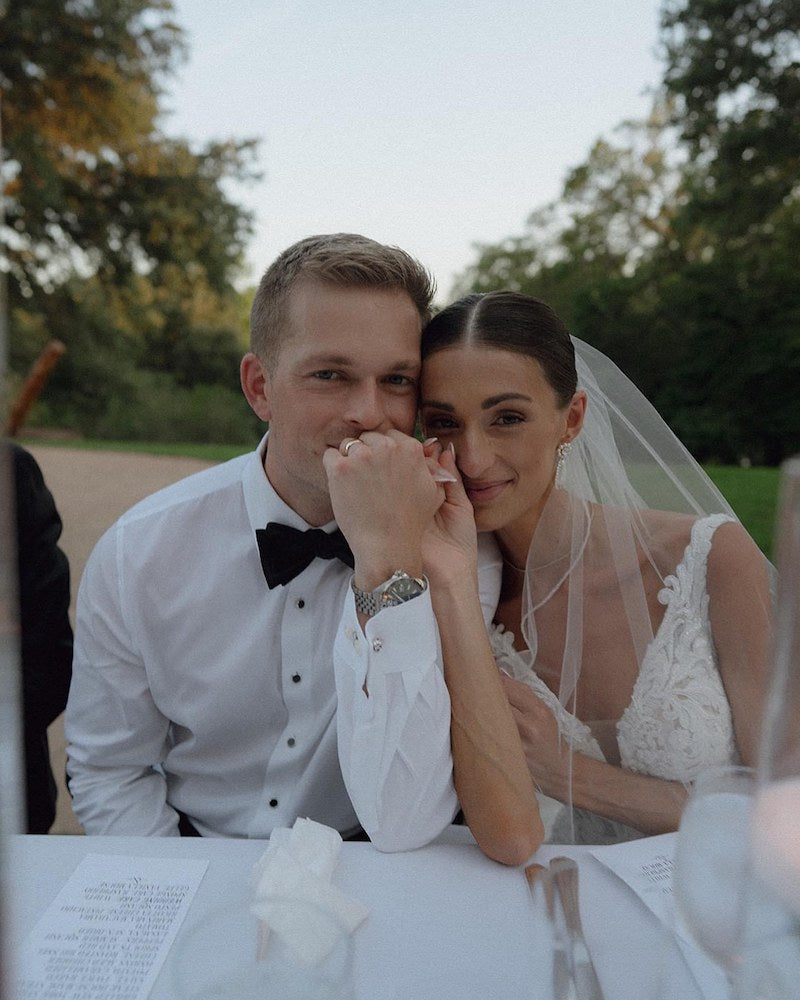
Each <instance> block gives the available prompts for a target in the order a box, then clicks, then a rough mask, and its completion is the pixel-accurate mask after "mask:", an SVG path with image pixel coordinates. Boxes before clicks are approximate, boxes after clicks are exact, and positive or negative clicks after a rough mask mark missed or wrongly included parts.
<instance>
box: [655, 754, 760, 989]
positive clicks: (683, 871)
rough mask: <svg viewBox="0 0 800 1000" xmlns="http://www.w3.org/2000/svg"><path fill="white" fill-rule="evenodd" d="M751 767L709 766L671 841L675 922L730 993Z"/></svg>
mask: <svg viewBox="0 0 800 1000" xmlns="http://www.w3.org/2000/svg"><path fill="white" fill-rule="evenodd" d="M754 791H755V771H754V769H753V768H749V767H743V766H738V765H724V766H719V767H711V768H708V769H706V770H705V771H703V772H701V774H700V775H699V776H698V778H697V780H696V781H695V782H694V784H693V786H692V790H691V792H690V794H689V799H688V801H687V803H686V806H685V808H684V811H683V814H682V816H681V822H680V827H679V829H678V835H677V840H676V844H675V867H674V872H673V895H674V899H675V909H676V913H677V916H678V919H679V924H680V925H681V926H682V927H683V929H684V930H685V932H687V934H688V936H689V938H690V939H691V940H692V941H693V942H694V944H696V945H697V946H698V947H699V948H700V949H701V950H702V951H704V952H705V953H706V954H707V955H708V956H709V957H710V958H712V959H713V960H714V961H715V962H716V963H717V964H718V965H719V966H720V967H721V968H722V969H723V971H724V972H725V974H726V976H727V978H728V984H729V988H730V990H731V995H734V988H735V978H736V973H737V971H738V969H739V967H740V965H741V960H742V951H743V943H744V942H743V936H744V929H745V918H746V906H747V895H748V880H749V826H750V817H751V813H752V805H753V793H754Z"/></svg>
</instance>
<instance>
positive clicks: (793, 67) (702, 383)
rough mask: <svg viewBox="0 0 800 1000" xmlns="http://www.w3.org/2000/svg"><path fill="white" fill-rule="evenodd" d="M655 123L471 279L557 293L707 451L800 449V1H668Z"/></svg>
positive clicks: (578, 179)
mask: <svg viewBox="0 0 800 1000" xmlns="http://www.w3.org/2000/svg"><path fill="white" fill-rule="evenodd" d="M661 42H662V51H663V56H664V62H665V71H664V81H663V86H662V88H661V89H660V91H659V93H658V94H657V95H656V97H655V100H654V104H653V113H652V114H651V116H650V118H649V120H648V121H646V122H642V123H639V124H636V123H627V124H626V125H624V126H623V127H621V128H620V129H619V130H618V136H619V137H620V141H617V142H610V141H607V140H605V139H600V140H598V141H597V142H596V143H595V145H594V146H593V148H592V150H591V151H590V153H589V156H588V158H587V159H586V161H585V162H584V163H583V164H580V165H579V166H577V167H576V168H574V169H573V170H572V171H570V173H569V175H568V176H567V178H566V181H565V184H564V188H563V191H562V195H561V197H560V199H559V200H558V201H557V202H555V203H553V204H551V205H548V206H545V208H544V209H540V210H539V211H537V212H534V213H533V214H532V215H531V216H530V218H529V219H528V222H527V225H526V228H525V231H524V233H523V235H522V236H519V237H511V238H509V239H507V240H504V241H503V242H502V243H500V244H497V245H484V246H479V247H478V248H477V260H476V262H475V263H474V264H473V265H472V267H471V268H469V269H468V271H467V272H466V273H465V274H464V275H463V276H462V278H461V280H460V282H459V288H458V291H466V290H468V289H470V288H474V289H476V290H479V291H486V290H489V289H491V288H499V287H512V288H518V289H520V290H522V291H526V292H529V293H530V294H534V295H538V296H540V297H541V298H544V299H545V300H546V301H548V302H550V303H551V304H552V305H553V306H554V307H555V308H556V310H557V311H558V312H560V313H561V315H562V316H563V317H564V318H565V320H566V321H567V323H568V325H569V326H570V328H571V329H572V331H573V333H575V334H576V335H577V336H579V337H581V338H583V339H585V340H587V341H589V342H591V343H593V344H595V345H596V346H598V347H599V348H600V349H601V350H604V351H606V352H607V353H608V354H609V355H610V356H611V357H612V358H614V360H615V361H617V363H618V364H619V365H620V367H621V368H622V369H623V370H624V371H625V372H626V373H627V374H629V375H630V377H631V378H633V380H634V381H635V382H636V383H637V384H638V385H639V386H640V387H641V388H642V390H643V391H644V392H645V393H646V394H647V395H648V396H649V397H650V398H651V399H652V400H653V402H654V403H655V405H656V407H657V408H658V409H659V410H660V411H661V413H662V414H663V415H664V416H665V418H666V419H667V420H668V421H669V422H670V423H671V424H672V426H673V427H674V429H675V430H676V431H677V433H678V434H679V435H680V436H681V437H682V439H683V440H684V441H685V442H686V444H687V445H688V446H689V447H690V449H692V450H693V452H694V453H695V455H696V456H697V457H698V458H701V459H704V460H714V459H716V460H719V461H724V462H730V461H736V460H738V459H740V458H745V457H746V458H748V459H749V460H751V461H754V462H762V463H768V464H775V463H777V462H779V461H781V460H782V459H783V458H784V457H785V456H786V455H787V454H789V453H791V452H793V451H796V450H798V447H799V446H800V408H798V406H797V404H796V398H797V386H798V385H800V272H799V271H798V269H797V266H796V251H797V247H798V246H800V181H798V178H799V177H800V6H799V5H798V4H797V3H796V2H795V0H666V2H665V3H664V6H663V9H662V31H661Z"/></svg>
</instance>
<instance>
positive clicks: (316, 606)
mask: <svg viewBox="0 0 800 1000" xmlns="http://www.w3.org/2000/svg"><path fill="white" fill-rule="evenodd" d="M265 448H266V437H265V438H264V439H263V440H262V442H261V445H260V446H259V448H258V449H257V451H255V452H252V453H251V454H249V455H244V456H241V457H240V458H236V459H233V460H232V461H230V462H226V463H224V464H222V465H219V466H215V467H214V468H211V469H208V470H205V471H203V472H200V473H197V474H196V475H193V476H190V477H189V478H187V479H185V480H182V481H181V482H179V483H176V484H174V485H173V486H169V487H167V488H166V489H164V490H161V491H159V492H158V493H156V494H154V495H153V496H151V497H148V498H147V499H145V500H143V501H142V502H141V503H139V504H137V505H136V506H135V507H133V508H132V509H131V510H130V511H128V512H127V513H126V514H124V515H123V516H122V517H121V518H120V519H119V521H117V523H116V524H115V525H113V526H112V527H111V528H110V529H109V530H108V531H107V532H106V533H105V535H103V537H102V538H101V539H100V541H99V542H98V543H97V546H96V547H95V550H94V552H93V553H92V555H91V557H90V559H89V561H88V562H87V565H86V569H85V572H84V575H83V579H82V581H81V585H80V589H79V592H78V602H77V614H76V629H75V658H74V665H73V680H72V688H71V690H70V696H69V702H68V705H67V711H66V717H65V730H66V737H67V741H68V771H69V775H70V788H71V791H72V794H73V809H74V811H75V814H76V815H77V817H78V819H79V820H80V822H81V823H82V825H83V827H84V829H85V831H86V832H87V833H88V834H119V835H151V834H161V835H170V834H171V835H175V834H177V833H178V821H177V814H176V810H180V811H181V812H183V813H185V814H186V815H187V816H188V817H189V819H190V820H191V821H192V823H193V824H194V826H195V827H196V828H197V830H198V831H199V832H200V833H201V834H204V835H208V836H235V837H267V836H269V834H270V831H271V830H272V829H273V827H275V826H291V825H292V823H293V822H294V820H295V819H296V818H297V817H298V816H308V817H310V818H312V819H315V820H317V821H318V822H321V823H325V824H327V825H329V826H332V827H335V828H336V829H338V830H339V831H341V832H342V834H343V835H345V836H347V834H348V833H351V832H353V831H355V830H357V828H358V826H359V825H361V826H363V827H364V829H365V830H366V831H367V832H368V833H369V835H370V837H371V839H372V841H373V843H374V844H375V845H376V847H378V848H379V849H381V850H406V849H410V848H413V847H417V846H419V845H421V844H424V843H426V842H428V841H429V840H431V839H432V838H433V837H435V836H437V835H438V833H439V832H440V831H441V830H442V829H443V828H444V827H445V826H446V825H447V824H448V823H450V822H451V820H452V818H453V815H454V813H455V811H456V809H457V801H456V796H455V791H454V789H453V784H452V759H451V756H450V738H449V731H450V700H449V697H448V693H447V688H446V686H445V684H444V679H443V674H442V667H441V654H440V649H439V640H438V632H437V629H436V625H435V620H434V617H433V613H432V609H431V602H430V595H429V594H428V593H426V594H423V595H421V596H420V597H418V598H415V599H414V600H412V601H409V602H407V603H406V604H403V605H400V606H398V607H395V608H387V609H385V610H382V611H380V612H379V613H378V614H377V615H376V616H375V617H374V618H373V619H371V620H370V621H369V622H368V624H367V628H366V632H367V634H366V636H365V635H364V633H363V632H362V630H361V628H360V626H359V624H358V620H357V618H356V613H355V606H354V600H353V595H352V592H351V590H350V580H351V577H352V570H351V569H350V568H349V567H347V566H345V565H344V564H343V563H341V562H339V561H338V560H323V559H315V560H314V561H313V562H312V563H311V564H310V566H309V567H308V568H307V569H306V570H304V571H303V572H302V573H301V574H300V575H299V576H298V577H296V578H295V579H294V580H293V581H292V582H290V583H289V584H287V585H286V586H279V587H276V588H274V589H273V590H269V589H268V588H267V585H266V582H265V580H264V575H263V572H262V568H261V562H260V559H259V553H258V547H257V544H256V535H255V531H256V529H257V528H263V527H264V526H265V525H266V523H267V522H268V521H270V520H273V521H279V522H282V523H284V524H289V525H291V526H293V527H296V528H300V529H302V530H304V529H306V528H308V527H309V525H308V524H307V523H306V522H305V521H303V520H302V518H300V517H299V516H298V515H297V514H296V513H294V511H292V510H291V509H290V508H289V507H287V505H286V504H285V503H283V501H282V500H281V499H280V498H279V497H278V496H277V494H276V493H275V491H274V490H273V489H272V487H271V485H270V483H269V481H268V480H267V477H266V475H265V473H264V468H263V464H262V462H263V453H264V449H265ZM333 527H334V525H333V524H331V525H326V526H325V530H330V529H332V528H333ZM486 578H487V582H486V584H485V590H486V591H487V593H486V594H485V595H484V596H483V603H484V606H485V613H486V615H487V619H488V618H489V617H491V613H492V611H493V609H494V604H495V603H496V600H497V594H498V589H497V577H496V574H495V573H494V572H493V571H491V572H487V574H486ZM334 649H335V655H334ZM334 678H335V679H334ZM365 681H367V687H368V691H369V695H368V696H367V695H366V694H365V693H364V690H363V686H364V682H365ZM337 706H338V712H337ZM337 727H338V739H337ZM337 742H338V752H337ZM340 757H341V765H340ZM348 793H349V794H348Z"/></svg>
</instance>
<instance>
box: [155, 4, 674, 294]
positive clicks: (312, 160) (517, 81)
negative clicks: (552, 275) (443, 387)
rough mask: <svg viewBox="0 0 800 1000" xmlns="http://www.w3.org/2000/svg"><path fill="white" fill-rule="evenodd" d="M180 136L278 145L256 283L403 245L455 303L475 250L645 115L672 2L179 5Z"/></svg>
mask: <svg viewBox="0 0 800 1000" xmlns="http://www.w3.org/2000/svg"><path fill="white" fill-rule="evenodd" d="M175 6H176V11H177V19H178V22H179V23H180V25H181V26H182V27H183V28H184V29H185V31H186V33H187V38H188V43H189V49H190V54H189V60H188V62H187V63H186V64H185V65H184V66H183V67H182V68H181V71H180V73H179V75H178V77H177V79H176V80H174V81H173V83H172V85H171V89H170V93H169V95H168V99H167V103H168V106H169V107H170V108H171V109H172V111H171V113H170V114H169V116H168V117H167V118H166V120H165V127H166V129H167V131H169V132H170V133H171V134H175V135H183V136H186V137H188V138H189V139H190V140H197V141H200V140H206V139H211V138H217V139H225V138H231V137H233V138H250V137H255V138H258V139H260V140H261V146H260V168H261V170H262V171H263V174H264V176H263V179H262V180H261V181H260V182H259V183H257V184H256V185H254V186H252V187H249V188H242V187H238V186H236V187H232V188H231V189H230V193H231V194H232V196H233V197H234V198H235V199H236V200H237V201H239V202H241V203H242V204H244V205H246V206H248V207H251V208H253V209H254V210H255V212H256V217H257V228H256V233H255V236H254V238H253V240H252V242H251V244H250V246H249V248H248V259H249V261H250V262H251V265H252V280H253V281H255V280H257V278H258V277H259V276H260V274H261V273H262V272H263V270H264V269H265V267H266V266H267V265H268V264H269V263H270V261H272V260H273V259H274V257H275V256H276V255H277V254H278V253H280V251H281V250H283V249H284V248H285V247H287V246H288V245H289V244H290V243H293V242H294V241H295V240H297V239H300V238H301V237H303V236H308V235H310V234H312V233H321V232H335V231H342V230H346V231H350V232H360V233H363V234H364V235H367V236H372V237H374V238H376V239H379V240H381V241H383V242H387V243H395V244H399V245H400V246H402V247H404V248H405V249H406V250H409V251H410V252H412V253H414V254H415V255H416V256H418V257H419V258H420V259H421V260H422V261H423V262H424V263H425V264H426V265H427V266H428V267H429V268H430V269H431V270H432V271H433V273H434V276H435V277H436V279H437V283H438V286H439V294H438V296H437V298H438V300H439V301H440V302H446V301H447V299H448V295H449V292H450V289H451V286H452V281H453V278H454V276H455V275H456V274H458V273H459V272H460V271H461V270H463V269H464V267H466V266H467V265H468V264H469V263H471V262H472V261H473V260H474V257H475V253H474V250H473V244H474V243H476V242H495V241H497V240H500V239H502V238H504V237H506V236H511V235H516V234H519V233H520V232H521V231H522V230H523V228H524V224H525V220H526V218H527V216H528V215H529V213H530V212H531V211H532V210H533V209H534V208H537V207H540V206H541V205H543V204H544V203H546V202H547V201H550V200H551V199H553V198H555V197H556V196H557V195H558V194H559V192H560V190H561V185H562V182H563V180H564V177H565V174H566V173H567V171H568V170H569V169H570V168H571V167H573V166H577V165H578V164H579V163H581V162H582V161H583V160H584V159H585V157H586V155H587V153H588V152H589V149H590V148H591V145H592V143H593V142H594V140H595V139H597V138H598V137H600V136H601V135H604V136H607V137H608V136H611V135H612V132H613V129H614V127H615V126H616V125H618V124H620V123H621V122H622V121H623V120H625V119H627V118H637V117H642V116H644V115H645V114H646V113H647V111H648V109H649V105H650V98H649V96H648V94H649V92H650V91H651V90H652V88H653V87H654V86H655V85H656V84H657V83H658V82H659V80H660V78H661V75H662V72H661V65H660V63H659V61H658V58H657V52H656V43H657V36H658V7H659V2H658V0H633V2H631V0H527V2H525V0H466V2H461V3H458V2H455V0H450V2H449V3H448V2H435V0H372V2H356V0H295V2H288V0H229V2H228V3H221V2H220V0H175Z"/></svg>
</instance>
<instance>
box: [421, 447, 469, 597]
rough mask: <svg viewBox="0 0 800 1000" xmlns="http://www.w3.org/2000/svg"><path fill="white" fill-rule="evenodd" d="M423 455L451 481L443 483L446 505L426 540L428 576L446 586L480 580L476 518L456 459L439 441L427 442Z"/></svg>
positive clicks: (424, 554)
mask: <svg viewBox="0 0 800 1000" xmlns="http://www.w3.org/2000/svg"><path fill="white" fill-rule="evenodd" d="M424 452H425V455H426V459H427V461H428V465H429V468H431V470H432V471H433V470H434V469H436V470H438V471H440V472H445V473H447V474H449V475H450V477H451V478H452V482H444V483H443V485H444V501H443V502H442V504H441V505H440V506H439V509H438V510H437V511H436V514H435V515H434V517H433V521H432V523H431V524H430V525H429V527H428V530H427V531H426V533H425V535H424V537H423V543H422V544H423V551H422V554H423V561H424V564H425V573H426V575H427V577H428V579H430V580H431V581H433V582H438V583H445V584H446V583H448V582H449V581H452V580H454V579H462V578H463V577H464V574H469V575H470V579H472V578H473V577H474V578H476V579H477V571H478V535H477V531H476V529H475V517H474V515H473V512H472V504H471V503H470V502H469V499H468V497H467V494H466V492H465V491H464V486H463V484H462V482H461V476H460V475H459V472H458V469H457V468H456V461H455V456H454V454H453V452H452V450H450V449H444V450H443V449H442V446H441V444H440V443H439V442H438V441H436V440H433V441H430V442H426V443H425V445H424Z"/></svg>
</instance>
